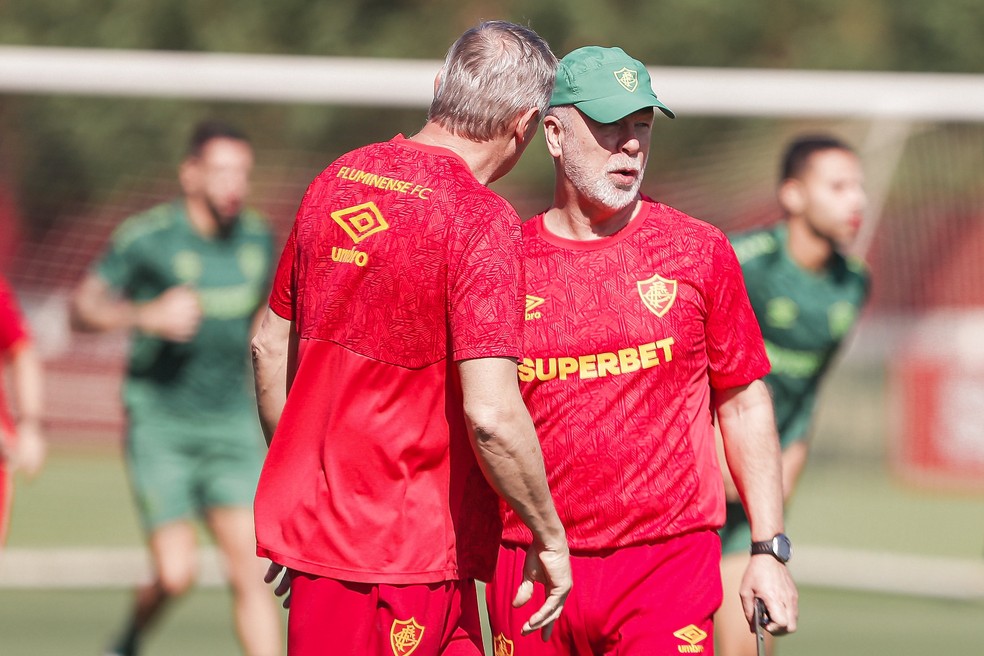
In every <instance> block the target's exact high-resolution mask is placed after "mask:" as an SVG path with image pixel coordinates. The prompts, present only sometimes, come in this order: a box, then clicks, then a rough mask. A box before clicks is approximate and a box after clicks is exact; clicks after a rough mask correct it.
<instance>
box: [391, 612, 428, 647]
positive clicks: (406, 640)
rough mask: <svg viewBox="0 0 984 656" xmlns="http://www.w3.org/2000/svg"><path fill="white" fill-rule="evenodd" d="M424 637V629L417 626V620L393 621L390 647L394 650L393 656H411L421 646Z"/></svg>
mask: <svg viewBox="0 0 984 656" xmlns="http://www.w3.org/2000/svg"><path fill="white" fill-rule="evenodd" d="M423 637H424V627H422V626H420V625H419V624H417V620H415V619H414V618H412V617H411V618H410V619H408V620H393V626H392V628H390V646H391V647H392V648H393V656H410V654H412V653H413V652H414V650H416V649H417V647H418V645H420V641H421V640H422V639H423Z"/></svg>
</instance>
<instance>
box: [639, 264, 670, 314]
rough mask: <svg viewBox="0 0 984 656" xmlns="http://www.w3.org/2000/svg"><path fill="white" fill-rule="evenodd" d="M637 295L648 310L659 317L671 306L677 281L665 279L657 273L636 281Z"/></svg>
mask: <svg viewBox="0 0 984 656" xmlns="http://www.w3.org/2000/svg"><path fill="white" fill-rule="evenodd" d="M636 287H638V289H639V296H640V297H641V298H642V302H643V303H644V304H645V306H646V308H648V309H649V311H650V312H652V313H653V314H655V315H656V316H657V317H661V316H663V315H664V314H666V313H667V312H669V310H670V308H671V307H673V301H675V300H676V295H677V281H676V280H667V279H666V278H664V277H662V276H660V275H659V274H658V273H657V274H654V275H653V277H652V278H649V279H648V280H638V281H636Z"/></svg>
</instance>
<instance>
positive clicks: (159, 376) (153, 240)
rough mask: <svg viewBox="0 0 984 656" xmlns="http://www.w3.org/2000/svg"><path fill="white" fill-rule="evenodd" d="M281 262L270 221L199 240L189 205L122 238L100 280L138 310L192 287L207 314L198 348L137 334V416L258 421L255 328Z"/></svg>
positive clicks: (127, 394)
mask: <svg viewBox="0 0 984 656" xmlns="http://www.w3.org/2000/svg"><path fill="white" fill-rule="evenodd" d="M272 262H273V241H272V238H271V235H270V232H269V230H268V228H267V225H266V222H265V221H264V220H263V218H262V217H260V216H259V215H258V214H256V213H254V212H251V211H248V210H247V211H244V212H243V213H242V215H241V216H240V218H239V221H238V222H237V223H236V225H235V226H234V227H233V229H232V230H231V232H230V233H229V234H228V235H227V236H225V237H221V238H219V237H217V238H205V237H203V236H201V235H200V234H199V233H197V232H196V231H195V230H194V228H193V227H192V226H191V224H190V222H189V219H188V216H187V211H186V209H185V204H184V201H183V200H176V201H173V202H171V203H166V204H163V205H159V206H157V207H154V208H152V209H150V210H148V211H146V212H143V213H141V214H138V215H136V216H133V217H131V218H129V219H127V220H126V221H124V222H123V223H122V224H121V225H120V226H119V227H118V228H117V229H116V231H115V232H114V233H113V236H112V240H111V243H110V246H109V248H108V250H107V252H106V253H105V254H104V256H103V257H102V259H101V260H100V261H99V262H98V263H97V265H96V273H97V275H99V276H100V277H101V278H102V279H103V280H105V281H106V282H107V283H109V285H110V286H111V287H113V288H114V289H116V290H117V291H118V292H119V293H120V294H122V295H123V296H124V297H126V298H128V299H131V300H133V301H136V302H141V301H149V300H151V299H153V298H155V297H157V296H158V295H160V294H161V293H162V292H164V291H165V290H167V289H169V288H171V287H173V286H175V285H189V286H191V287H192V288H194V289H195V291H197V293H198V296H199V300H200V303H201V306H202V312H203V319H202V323H201V326H200V327H199V330H198V333H197V334H196V335H195V337H194V338H193V339H192V340H191V341H190V342H188V343H183V344H179V343H174V342H167V341H164V340H161V339H158V338H156V337H152V336H150V335H146V334H143V333H140V332H139V331H135V332H134V334H133V344H132V347H131V351H130V359H129V365H128V369H127V380H126V384H125V387H124V403H125V404H126V407H127V411H128V412H130V413H131V414H133V413H155V414H159V413H163V414H165V415H167V416H169V417H174V418H190V419H192V420H193V419H195V418H196V417H203V416H205V417H213V416H215V415H217V414H218V415H223V414H230V413H231V414H236V413H239V412H255V404H254V401H253V392H252V378H251V368H250V363H249V349H248V347H249V337H250V327H251V324H252V321H253V317H254V316H255V314H256V311H257V309H258V308H259V307H260V306H261V305H262V304H263V303H264V301H265V300H266V297H267V294H268V289H269V282H270V275H271V270H272V269H271V268H272Z"/></svg>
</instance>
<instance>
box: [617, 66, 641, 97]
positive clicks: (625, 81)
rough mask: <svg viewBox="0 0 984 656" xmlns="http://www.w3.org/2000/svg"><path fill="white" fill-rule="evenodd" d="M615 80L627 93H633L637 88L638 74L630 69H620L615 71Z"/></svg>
mask: <svg viewBox="0 0 984 656" xmlns="http://www.w3.org/2000/svg"><path fill="white" fill-rule="evenodd" d="M615 79H616V80H618V83H619V84H621V85H622V88H623V89H625V90H626V91H628V92H629V93H633V92H634V91H635V90H636V88H637V87H638V86H639V74H638V73H637V72H636V71H634V70H632V69H631V68H625V67H622V68H620V69H618V70H617V71H615Z"/></svg>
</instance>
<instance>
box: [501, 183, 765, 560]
mask: <svg viewBox="0 0 984 656" xmlns="http://www.w3.org/2000/svg"><path fill="white" fill-rule="evenodd" d="M523 243H524V249H525V255H526V257H525V266H526V291H527V294H528V295H527V297H526V299H527V301H526V327H525V331H524V357H523V359H522V360H521V362H520V368H519V369H520V387H521V388H522V391H523V397H524V399H525V400H526V404H527V406H528V407H529V409H530V413H531V414H532V416H533V420H534V423H535V424H536V432H537V435H538V436H539V438H540V441H541V443H542V445H543V458H544V461H545V462H546V466H547V478H548V480H549V482H550V488H551V490H552V492H553V496H554V500H555V502H556V505H557V510H558V512H559V513H560V518H561V520H562V521H563V523H564V526H565V527H566V528H567V537H568V540H569V543H570V546H571V548H572V549H573V550H577V551H603V550H607V549H612V548H617V547H623V546H629V545H636V544H650V543H654V542H659V541H661V540H663V539H666V538H669V537H673V536H677V535H680V534H683V533H687V532H691V531H695V530H704V529H715V528H717V527H719V526H720V525H721V524H722V523H723V521H724V489H723V484H722V480H721V473H720V470H719V468H718V464H717V455H716V447H715V443H714V429H713V425H712V422H711V407H710V399H711V390H712V388H713V389H726V388H730V387H738V386H741V385H745V384H747V383H750V382H752V381H754V380H756V379H757V378H761V377H762V376H764V375H765V374H766V373H767V372H768V371H769V361H768V358H767V356H766V353H765V348H764V346H763V342H762V335H761V332H760V330H759V327H758V323H757V322H756V320H755V315H754V314H753V312H752V308H751V305H750V304H749V301H748V295H747V293H746V291H745V286H744V283H743V280H742V274H741V268H740V266H739V264H738V261H737V259H736V257H735V254H734V251H733V250H732V248H731V246H730V244H729V243H728V240H727V238H726V237H725V236H724V235H723V234H722V233H721V232H720V231H719V230H718V229H717V228H715V227H713V226H711V225H709V224H707V223H704V222H702V221H698V220H696V219H693V218H691V217H689V216H687V215H686V214H683V213H682V212H679V211H677V210H675V209H673V208H670V207H667V206H665V205H661V204H658V203H650V202H643V203H642V208H641V209H640V211H639V214H638V215H636V216H635V218H634V219H633V220H632V221H631V222H630V223H629V224H628V225H627V226H626V227H625V228H624V229H623V230H621V231H620V232H618V233H617V234H615V235H613V236H611V237H607V238H604V239H598V240H593V241H572V240H567V239H563V238H560V237H557V236H555V235H553V234H551V233H549V232H547V231H546V230H545V228H544V226H543V215H540V216H536V217H534V218H532V219H530V220H529V221H528V222H526V224H525V225H524V226H523ZM504 540H505V541H507V542H513V543H520V544H528V543H529V541H530V535H529V532H528V530H527V529H526V528H525V527H524V526H523V525H522V524H521V523H520V522H519V520H518V519H517V517H516V516H515V515H514V514H513V513H512V512H511V511H510V512H507V514H506V529H505V532H504Z"/></svg>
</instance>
